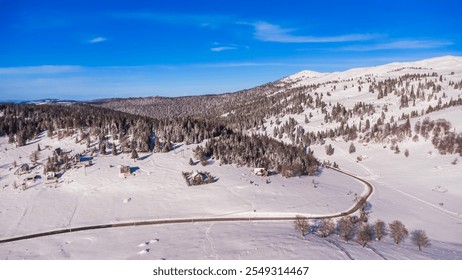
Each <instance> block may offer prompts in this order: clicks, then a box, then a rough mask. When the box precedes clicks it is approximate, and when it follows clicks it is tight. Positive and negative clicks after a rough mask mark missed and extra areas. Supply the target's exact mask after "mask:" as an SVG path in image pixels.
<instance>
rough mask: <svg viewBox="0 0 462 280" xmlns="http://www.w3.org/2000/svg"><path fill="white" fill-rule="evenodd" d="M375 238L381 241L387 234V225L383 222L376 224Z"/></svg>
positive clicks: (376, 222) (379, 221)
mask: <svg viewBox="0 0 462 280" xmlns="http://www.w3.org/2000/svg"><path fill="white" fill-rule="evenodd" d="M374 232H375V238H376V239H377V240H381V239H382V238H383V237H384V236H385V235H386V234H387V225H386V224H385V222H384V221H382V220H377V221H375V223H374Z"/></svg>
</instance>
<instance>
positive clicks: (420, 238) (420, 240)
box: [411, 229, 431, 251]
mask: <svg viewBox="0 0 462 280" xmlns="http://www.w3.org/2000/svg"><path fill="white" fill-rule="evenodd" d="M411 239H412V242H414V244H415V245H417V247H419V251H422V247H429V246H430V245H431V243H430V239H428V237H427V234H426V233H425V231H424V230H420V229H418V230H414V231H413V232H412V233H411Z"/></svg>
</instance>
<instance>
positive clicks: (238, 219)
mask: <svg viewBox="0 0 462 280" xmlns="http://www.w3.org/2000/svg"><path fill="white" fill-rule="evenodd" d="M327 168H330V169H332V170H335V171H337V172H340V173H343V174H345V175H347V176H350V177H352V178H354V179H356V180H358V181H360V182H361V183H363V184H364V185H365V186H366V187H367V194H365V195H364V196H363V197H362V198H361V199H360V200H358V201H357V202H356V204H355V205H353V207H351V208H350V209H348V210H346V211H344V212H341V213H337V214H332V215H321V216H309V217H307V218H308V219H323V218H339V217H343V216H347V215H351V214H353V213H354V212H356V211H358V210H359V209H360V208H361V207H362V206H363V205H364V203H366V202H367V199H368V198H369V197H370V196H371V194H372V192H373V186H372V184H371V183H369V182H367V181H366V180H364V179H361V178H359V177H357V176H355V175H352V174H350V173H348V172H345V171H342V170H340V169H337V168H332V167H327ZM295 218H296V217H295V216H287V217H225V218H223V217H222V218H216V217H215V218H185V219H164V220H145V221H134V222H123V223H110V224H101V225H93V226H83V227H73V228H66V229H58V230H52V231H46V232H39V233H34V234H29V235H23V236H17V237H11V238H7V239H2V240H0V244H2V243H9V242H14V241H20V240H25V239H32V238H38V237H44V236H50V235H58V234H64V233H71V232H79V231H89V230H95V229H105V228H120V227H136V226H147V225H164V224H185V223H204V222H241V221H292V220H295Z"/></svg>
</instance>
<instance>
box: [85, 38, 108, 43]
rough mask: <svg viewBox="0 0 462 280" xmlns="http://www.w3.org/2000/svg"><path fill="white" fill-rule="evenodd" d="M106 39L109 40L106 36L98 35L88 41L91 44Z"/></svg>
mask: <svg viewBox="0 0 462 280" xmlns="http://www.w3.org/2000/svg"><path fill="white" fill-rule="evenodd" d="M104 41H107V38H104V37H96V38H93V39H91V40H90V41H88V43H90V44H96V43H101V42H104Z"/></svg>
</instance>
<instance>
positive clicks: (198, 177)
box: [188, 171, 209, 185]
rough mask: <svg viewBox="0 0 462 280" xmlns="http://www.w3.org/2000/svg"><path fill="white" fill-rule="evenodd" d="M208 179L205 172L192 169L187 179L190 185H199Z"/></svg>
mask: <svg viewBox="0 0 462 280" xmlns="http://www.w3.org/2000/svg"><path fill="white" fill-rule="evenodd" d="M208 179H209V176H208V175H207V174H205V173H202V172H199V171H194V172H193V173H191V175H190V176H189V178H188V180H189V181H190V182H191V184H192V185H201V184H204V182H206V181H207V180H208Z"/></svg>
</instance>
